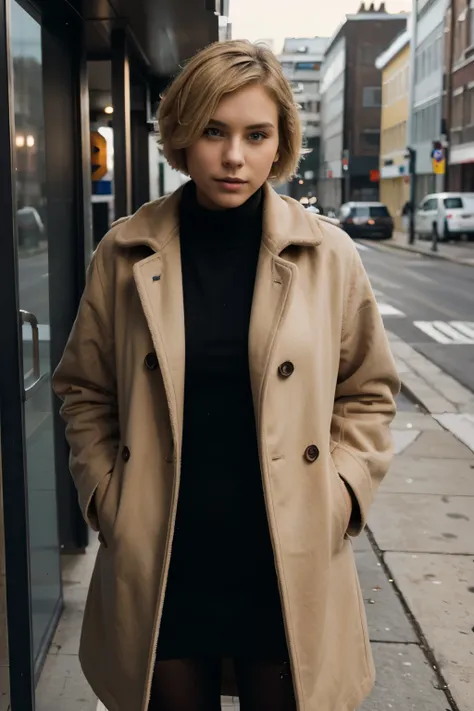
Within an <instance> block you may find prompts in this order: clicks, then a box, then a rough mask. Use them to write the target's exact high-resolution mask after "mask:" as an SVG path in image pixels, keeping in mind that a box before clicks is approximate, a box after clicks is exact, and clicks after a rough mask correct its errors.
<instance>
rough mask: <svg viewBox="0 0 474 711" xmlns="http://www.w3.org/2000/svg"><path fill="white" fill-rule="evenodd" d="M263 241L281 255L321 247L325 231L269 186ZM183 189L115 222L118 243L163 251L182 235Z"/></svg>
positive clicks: (290, 200) (290, 199)
mask: <svg viewBox="0 0 474 711" xmlns="http://www.w3.org/2000/svg"><path fill="white" fill-rule="evenodd" d="M264 191H265V202H264V210H263V232H262V237H263V241H264V242H265V243H266V245H267V247H268V248H269V249H270V251H271V252H272V253H273V254H274V255H275V256H278V255H280V254H281V253H282V252H283V251H284V250H285V249H286V248H287V247H290V246H292V245H295V246H299V247H315V246H318V245H319V244H321V241H322V238H323V231H322V229H321V226H320V223H319V220H318V219H317V218H316V219H315V217H314V215H311V214H309V213H307V212H306V210H305V209H304V207H302V206H301V205H300V204H299V203H298V202H296V200H293V199H292V198H289V197H286V196H282V195H279V194H278V193H276V192H275V190H273V188H272V187H271V186H270V185H269V184H268V183H265V185H264ZM181 193H182V188H179V189H178V190H176V191H175V192H174V193H172V194H171V195H169V196H168V197H165V198H160V199H159V200H155V201H154V202H150V203H147V204H146V205H143V206H142V207H141V208H140V209H139V210H138V211H137V212H136V213H135V214H134V215H132V216H131V217H125V218H122V219H121V220H118V221H117V222H115V223H114V225H116V226H120V229H119V230H118V232H117V235H116V238H115V239H116V243H117V244H118V245H120V246H121V247H139V246H147V247H150V249H152V250H153V251H154V252H160V251H161V250H162V249H163V248H164V247H165V246H166V245H167V244H168V242H169V241H170V240H171V239H173V237H175V236H176V235H177V234H178V232H179V218H178V207H179V202H180V200H181Z"/></svg>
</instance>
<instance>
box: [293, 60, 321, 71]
mask: <svg viewBox="0 0 474 711" xmlns="http://www.w3.org/2000/svg"><path fill="white" fill-rule="evenodd" d="M295 69H296V71H297V72H303V71H304V72H307V71H312V72H319V70H320V69H321V65H320V63H319V62H296V65H295Z"/></svg>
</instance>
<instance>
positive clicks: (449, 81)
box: [444, 0, 472, 190]
mask: <svg viewBox="0 0 474 711" xmlns="http://www.w3.org/2000/svg"><path fill="white" fill-rule="evenodd" d="M449 9H450V17H449V49H448V61H447V64H446V66H445V72H446V104H445V109H446V116H445V118H446V121H445V128H444V130H445V135H446V146H445V168H444V189H445V190H448V188H449V182H450V180H449V179H450V175H449V172H450V171H449V168H450V165H449V163H450V153H451V124H452V121H453V63H454V31H455V28H456V21H455V17H454V10H455V3H454V0H449ZM470 12H472V10H471V11H470Z"/></svg>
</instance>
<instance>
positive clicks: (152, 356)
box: [145, 353, 158, 370]
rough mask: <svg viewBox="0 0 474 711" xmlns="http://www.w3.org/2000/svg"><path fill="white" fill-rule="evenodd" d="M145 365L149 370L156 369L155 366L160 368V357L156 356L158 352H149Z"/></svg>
mask: <svg viewBox="0 0 474 711" xmlns="http://www.w3.org/2000/svg"><path fill="white" fill-rule="evenodd" d="M145 365H146V367H147V368H148V370H155V368H158V358H157V357H156V353H147V355H146V356H145Z"/></svg>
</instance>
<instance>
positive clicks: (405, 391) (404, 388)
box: [400, 377, 432, 415]
mask: <svg viewBox="0 0 474 711" xmlns="http://www.w3.org/2000/svg"><path fill="white" fill-rule="evenodd" d="M400 392H401V393H402V395H404V396H405V397H406V398H407V399H408V400H410V401H411V402H412V403H414V404H415V405H418V407H419V408H420V409H421V410H423V412H424V413H425V415H432V413H431V412H430V410H429V408H428V407H427V406H426V405H425V403H424V402H423V400H422V399H421V398H420V397H418V395H417V394H416V392H415V391H414V390H413V388H411V387H410V386H409V385H407V384H406V383H405V382H404V380H403V377H401V380H400Z"/></svg>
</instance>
